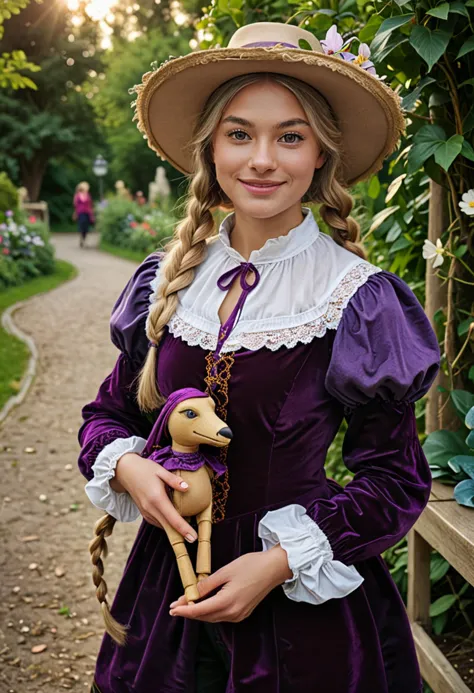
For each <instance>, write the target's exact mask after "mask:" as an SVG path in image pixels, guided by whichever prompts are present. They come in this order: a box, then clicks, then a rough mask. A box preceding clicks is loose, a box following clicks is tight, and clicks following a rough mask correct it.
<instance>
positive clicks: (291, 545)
mask: <svg viewBox="0 0 474 693" xmlns="http://www.w3.org/2000/svg"><path fill="white" fill-rule="evenodd" d="M439 360H440V354H439V348H438V343H437V339H436V336H435V334H434V332H433V330H432V328H431V325H430V322H429V320H428V319H427V317H426V315H425V313H424V311H423V308H422V307H421V305H420V303H419V301H418V300H417V298H416V297H415V295H414V294H413V292H412V291H411V289H410V288H409V287H408V286H407V284H406V283H405V282H403V281H402V280H401V279H400V278H398V277H397V276H396V275H394V274H392V273H390V272H384V271H382V272H378V273H376V274H373V275H371V276H370V277H369V278H368V279H367V281H366V283H365V284H364V285H363V286H362V287H360V288H359V289H358V291H357V292H356V293H355V294H354V296H353V297H352V298H351V300H350V302H349V303H348V305H347V306H346V308H345V310H344V313H343V315H342V318H341V321H340V323H339V325H338V327H337V332H336V335H335V338H334V342H333V346H332V351H331V358H330V364H329V368H328V371H327V374H326V380H325V385H326V389H327V391H328V392H329V393H330V395H332V396H333V397H334V398H335V400H337V401H338V402H339V404H340V406H341V408H342V410H343V411H344V413H345V417H346V420H347V423H348V428H347V431H346V434H345V437H344V441H343V446H342V457H343V461H344V463H345V465H346V467H347V468H348V469H350V470H351V471H352V472H354V474H355V476H354V478H353V479H352V481H351V482H349V483H348V484H347V485H346V486H345V488H341V489H340V491H339V492H337V491H336V493H335V495H333V496H332V497H331V498H329V499H316V500H314V501H313V502H310V503H309V504H308V505H307V507H306V508H305V507H303V506H301V505H299V504H292V505H289V506H284V507H282V508H278V509H277V510H271V511H269V512H267V513H266V514H265V515H264V517H263V518H262V519H261V520H260V523H259V536H260V537H261V539H262V544H263V548H264V550H268V549H269V548H271V547H272V546H274V545H275V544H277V543H279V544H280V545H281V546H282V548H284V549H285V551H286V552H287V556H288V565H289V567H290V568H291V570H292V573H293V577H292V578H290V579H288V580H286V581H285V583H283V585H282V587H283V590H284V592H285V594H286V595H287V596H288V597H289V598H290V599H293V600H294V601H306V602H309V603H312V604H321V603H323V602H325V601H327V600H328V599H333V598H341V597H345V596H346V595H348V594H350V593H351V592H352V591H354V590H355V589H357V587H358V586H359V585H360V584H361V582H362V581H363V578H362V577H361V576H360V574H359V573H358V571H357V569H356V566H355V565H354V564H356V563H357V562H358V561H363V560H365V559H368V558H371V557H373V556H376V555H379V554H381V553H382V552H383V551H385V550H386V549H387V548H389V547H391V546H393V545H394V544H396V543H397V542H398V541H399V540H400V539H402V538H403V537H404V536H405V535H406V534H407V532H408V531H409V530H410V529H411V527H412V526H413V524H414V523H415V522H416V520H417V518H418V517H419V515H420V514H421V512H422V511H423V508H424V507H425V505H426V503H427V502H428V497H429V492H430V489H431V473H430V469H429V466H428V462H427V460H426V458H425V455H424V453H423V450H422V448H421V445H420V441H419V439H418V433H417V427H416V419H415V409H414V403H415V401H416V400H417V399H419V398H420V397H422V396H423V395H424V394H426V392H427V391H428V390H429V388H430V386H431V384H432V382H433V380H434V378H435V377H436V374H437V372H438V369H439Z"/></svg>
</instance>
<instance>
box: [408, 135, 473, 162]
mask: <svg viewBox="0 0 474 693" xmlns="http://www.w3.org/2000/svg"><path fill="white" fill-rule="evenodd" d="M459 154H462V156H464V157H466V159H470V160H471V161H474V149H473V148H472V146H471V145H470V144H469V142H467V140H465V139H464V137H463V136H462V135H452V137H449V138H448V137H447V135H446V133H445V131H444V129H443V128H442V127H441V126H440V125H424V126H423V127H422V128H421V129H420V130H418V132H417V133H416V135H415V136H414V138H413V144H412V146H411V149H410V151H409V153H408V173H414V172H415V171H416V170H418V169H419V168H421V166H423V164H424V163H425V162H426V161H427V160H428V159H429V158H430V157H431V156H433V155H434V159H435V161H436V163H437V164H438V165H439V166H441V168H443V169H444V170H445V171H448V170H449V168H450V166H451V164H452V163H453V161H454V160H455V159H456V157H457V156H459Z"/></svg>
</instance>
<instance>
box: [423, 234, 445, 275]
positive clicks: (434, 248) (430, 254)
mask: <svg viewBox="0 0 474 693" xmlns="http://www.w3.org/2000/svg"><path fill="white" fill-rule="evenodd" d="M443 255H444V248H443V244H442V243H441V238H438V240H437V241H436V245H435V244H434V243H432V242H431V241H429V240H428V239H426V240H425V242H424V244H423V257H424V258H425V260H432V259H433V258H435V261H434V262H433V269H435V268H436V267H439V266H440V265H442V264H443V262H444V257H443Z"/></svg>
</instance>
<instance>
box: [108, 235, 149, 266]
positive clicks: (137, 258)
mask: <svg viewBox="0 0 474 693" xmlns="http://www.w3.org/2000/svg"><path fill="white" fill-rule="evenodd" d="M99 248H100V249H101V250H103V251H105V252H106V253H110V254H111V255H116V256H117V257H123V258H125V260H132V261H133V262H143V260H144V259H145V258H146V256H147V255H148V253H140V252H138V251H137V250H129V249H128V248H118V247H117V246H115V245H112V244H111V243H106V242H105V241H102V240H101V241H100V245H99Z"/></svg>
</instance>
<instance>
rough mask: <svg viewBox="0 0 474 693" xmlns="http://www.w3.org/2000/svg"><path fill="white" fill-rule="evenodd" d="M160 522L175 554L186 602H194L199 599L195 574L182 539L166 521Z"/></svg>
mask: <svg viewBox="0 0 474 693" xmlns="http://www.w3.org/2000/svg"><path fill="white" fill-rule="evenodd" d="M160 522H161V524H162V525H163V529H164V530H165V532H166V534H167V536H168V539H169V541H170V544H171V546H172V547H173V551H174V552H175V555H176V561H177V563H178V570H179V574H180V576H181V582H182V583H183V587H184V594H185V595H186V599H187V600H188V603H189V602H194V601H196V600H197V599H199V598H200V594H199V590H198V588H197V580H196V574H195V573H194V568H193V564H192V563H191V559H190V558H189V554H188V551H187V549H186V544H185V543H184V538H183V537H182V536H181V534H180V533H179V532H177V531H176V530H175V529H174V527H172V526H171V525H170V524H168V522H166V520H164V519H160Z"/></svg>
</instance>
